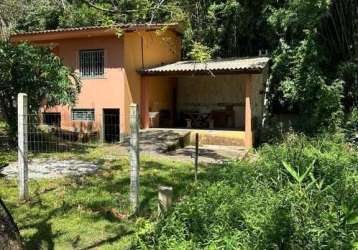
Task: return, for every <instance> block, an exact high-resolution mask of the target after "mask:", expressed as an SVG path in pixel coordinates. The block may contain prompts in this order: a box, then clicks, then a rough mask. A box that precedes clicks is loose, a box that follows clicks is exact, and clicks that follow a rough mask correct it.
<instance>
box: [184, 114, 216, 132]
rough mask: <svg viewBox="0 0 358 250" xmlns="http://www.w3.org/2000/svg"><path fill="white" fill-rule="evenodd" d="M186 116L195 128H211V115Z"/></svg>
mask: <svg viewBox="0 0 358 250" xmlns="http://www.w3.org/2000/svg"><path fill="white" fill-rule="evenodd" d="M184 115H185V116H186V117H187V119H190V120H191V121H192V126H193V127H194V128H207V127H208V126H209V118H210V113H199V112H188V113H184Z"/></svg>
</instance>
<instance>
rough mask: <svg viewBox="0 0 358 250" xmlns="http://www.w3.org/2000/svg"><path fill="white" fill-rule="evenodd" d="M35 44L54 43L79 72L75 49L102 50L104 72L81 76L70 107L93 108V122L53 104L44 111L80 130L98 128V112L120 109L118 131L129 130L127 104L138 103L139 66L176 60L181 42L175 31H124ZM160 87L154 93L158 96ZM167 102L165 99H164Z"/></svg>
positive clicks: (152, 95)
mask: <svg viewBox="0 0 358 250" xmlns="http://www.w3.org/2000/svg"><path fill="white" fill-rule="evenodd" d="M36 44H42V45H43V44H45V45H46V44H52V45H55V46H56V47H55V49H54V50H53V51H54V53H55V54H57V55H58V56H59V57H60V58H62V59H63V61H64V63H65V65H66V66H68V67H71V68H73V69H74V70H75V72H77V73H79V50H82V49H104V63H105V72H104V77H102V78H91V79H90V78H87V79H86V78H81V82H82V89H81V93H80V95H79V96H78V100H77V102H76V105H75V107H74V108H83V109H95V122H77V121H72V120H71V108H70V107H54V108H51V109H47V110H46V111H47V112H61V126H62V127H63V128H66V129H73V127H77V128H81V129H82V130H98V128H100V127H101V124H102V111H103V109H106V108H111V109H113V108H118V109H120V131H121V133H124V134H126V133H128V132H129V105H130V103H133V102H134V103H138V104H139V105H141V96H142V93H141V80H142V78H141V76H140V74H139V73H138V70H140V69H141V68H142V67H149V66H156V65H160V64H162V63H170V62H174V61H177V60H179V59H180V56H181V43H180V37H179V36H178V34H177V33H175V32H173V31H171V30H166V31H160V32H156V31H135V32H126V33H124V34H123V35H122V36H121V37H120V38H118V37H117V36H115V35H111V36H108V35H106V36H102V37H87V38H74V39H68V38H66V39H61V40H46V41H36ZM160 91H161V90H160V87H159V86H158V88H157V89H156V91H155V92H154V93H153V92H152V93H150V95H151V96H150V98H151V100H153V99H154V98H155V97H154V95H155V94H158V96H161V94H160ZM168 103H169V102H168Z"/></svg>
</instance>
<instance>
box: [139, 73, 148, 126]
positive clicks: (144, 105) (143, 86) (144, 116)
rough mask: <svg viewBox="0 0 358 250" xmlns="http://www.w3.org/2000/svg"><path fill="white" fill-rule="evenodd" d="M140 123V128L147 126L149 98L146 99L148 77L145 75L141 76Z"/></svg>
mask: <svg viewBox="0 0 358 250" xmlns="http://www.w3.org/2000/svg"><path fill="white" fill-rule="evenodd" d="M140 104H141V105H140V111H141V116H140V117H141V123H142V128H143V129H146V128H149V100H148V78H147V77H146V76H142V77H141V103H140Z"/></svg>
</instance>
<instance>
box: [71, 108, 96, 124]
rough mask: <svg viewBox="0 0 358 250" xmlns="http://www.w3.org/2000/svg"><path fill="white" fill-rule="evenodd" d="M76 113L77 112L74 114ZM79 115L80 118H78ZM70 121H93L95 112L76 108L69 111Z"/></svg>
mask: <svg viewBox="0 0 358 250" xmlns="http://www.w3.org/2000/svg"><path fill="white" fill-rule="evenodd" d="M76 112H78V113H77V114H76ZM79 114H81V116H82V117H78V115H79ZM71 120H72V121H87V122H92V121H95V110H94V109H82V108H76V109H72V110H71Z"/></svg>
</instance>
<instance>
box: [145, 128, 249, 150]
mask: <svg viewBox="0 0 358 250" xmlns="http://www.w3.org/2000/svg"><path fill="white" fill-rule="evenodd" d="M142 131H143V132H145V131H147V132H150V131H163V132H166V133H168V132H174V133H175V134H179V135H181V136H183V138H184V144H185V145H194V143H195V134H196V133H198V134H199V144H200V145H223V146H244V140H245V131H238V130H230V129H226V130H224V129H188V128H149V129H145V130H142Z"/></svg>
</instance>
